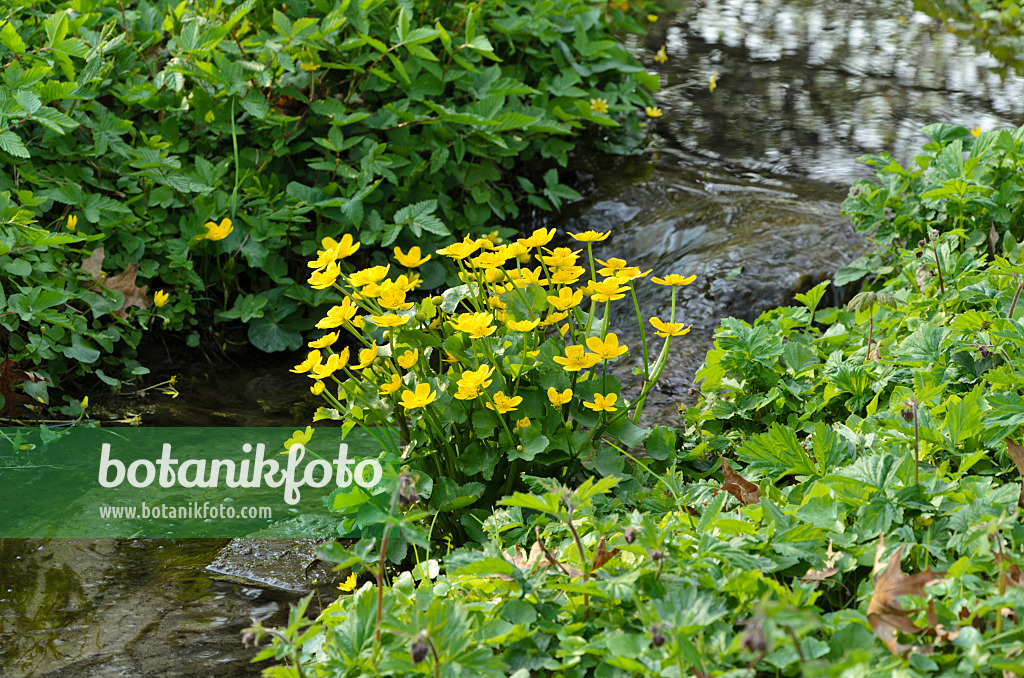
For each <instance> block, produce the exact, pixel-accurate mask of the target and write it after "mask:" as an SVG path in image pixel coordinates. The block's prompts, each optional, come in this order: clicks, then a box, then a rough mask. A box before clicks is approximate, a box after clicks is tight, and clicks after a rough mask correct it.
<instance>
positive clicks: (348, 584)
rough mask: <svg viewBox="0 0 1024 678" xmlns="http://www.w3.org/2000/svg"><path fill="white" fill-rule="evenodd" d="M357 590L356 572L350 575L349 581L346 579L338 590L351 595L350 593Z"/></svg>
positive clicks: (339, 585)
mask: <svg viewBox="0 0 1024 678" xmlns="http://www.w3.org/2000/svg"><path fill="white" fill-rule="evenodd" d="M355 588H356V573H355V572H353V573H352V574H350V575H349V576H348V579H346V580H345V581H343V582H341V583H340V584H338V590H339V591H344V592H345V593H349V592H350V591H354V590H355Z"/></svg>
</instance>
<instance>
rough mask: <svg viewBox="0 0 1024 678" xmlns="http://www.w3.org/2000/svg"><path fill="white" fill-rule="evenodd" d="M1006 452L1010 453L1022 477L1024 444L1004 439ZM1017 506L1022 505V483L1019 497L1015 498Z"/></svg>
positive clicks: (1023, 494) (1023, 504)
mask: <svg viewBox="0 0 1024 678" xmlns="http://www.w3.org/2000/svg"><path fill="white" fill-rule="evenodd" d="M1006 454H1008V455H1010V459H1013V463H1014V464H1015V465H1016V466H1017V473H1019V474H1020V475H1021V478H1022V479H1024V445H1021V444H1020V443H1018V442H1015V441H1013V440H1010V439H1009V438H1007V439H1006ZM1017 506H1024V484H1022V485H1021V486H1020V497H1018V498H1017Z"/></svg>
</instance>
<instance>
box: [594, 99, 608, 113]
mask: <svg viewBox="0 0 1024 678" xmlns="http://www.w3.org/2000/svg"><path fill="white" fill-rule="evenodd" d="M590 110H591V111H593V112H594V113H607V112H608V100H607V99H591V100H590Z"/></svg>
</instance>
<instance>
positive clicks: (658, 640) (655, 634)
mask: <svg viewBox="0 0 1024 678" xmlns="http://www.w3.org/2000/svg"><path fill="white" fill-rule="evenodd" d="M666 640H667V639H666V638H665V634H664V633H662V632H661V624H654V625H652V626H651V647H653V648H654V649H658V648H659V647H661V646H662V645H664V644H665V641H666Z"/></svg>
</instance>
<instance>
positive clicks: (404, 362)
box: [398, 348, 420, 370]
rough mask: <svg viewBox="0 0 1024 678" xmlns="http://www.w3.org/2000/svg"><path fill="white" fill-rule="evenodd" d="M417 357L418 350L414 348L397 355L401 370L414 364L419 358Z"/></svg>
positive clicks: (418, 355) (418, 354)
mask: <svg viewBox="0 0 1024 678" xmlns="http://www.w3.org/2000/svg"><path fill="white" fill-rule="evenodd" d="M419 357H420V352H419V350H417V349H415V348H414V349H412V350H410V351H406V352H405V353H403V354H402V355H400V356H398V364H399V365H401V366H402V369H403V370H407V369H409V368H411V367H412V366H413V365H415V364H416V361H417V360H418V359H419Z"/></svg>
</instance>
